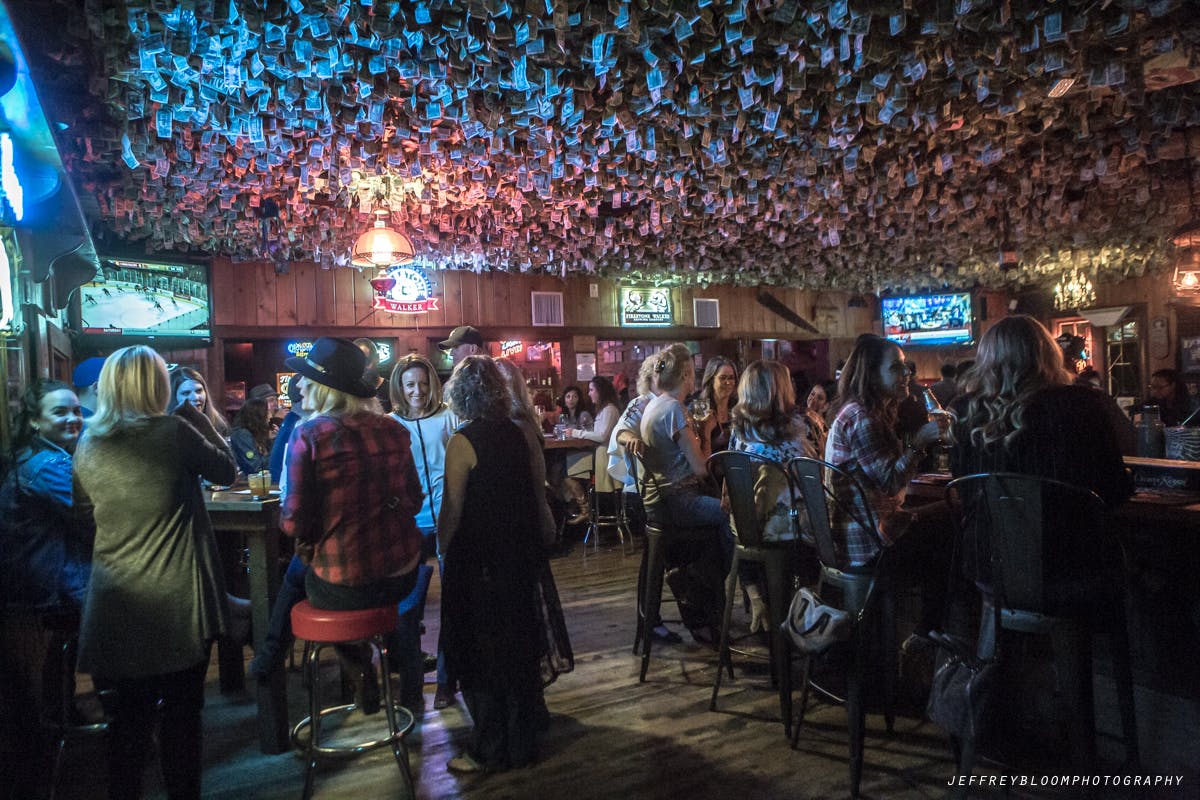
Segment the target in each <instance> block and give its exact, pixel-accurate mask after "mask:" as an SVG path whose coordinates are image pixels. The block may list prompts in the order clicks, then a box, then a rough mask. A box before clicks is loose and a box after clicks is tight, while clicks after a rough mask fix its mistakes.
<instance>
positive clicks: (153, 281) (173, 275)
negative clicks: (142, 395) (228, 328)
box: [79, 256, 212, 349]
mask: <svg viewBox="0 0 1200 800" xmlns="http://www.w3.org/2000/svg"><path fill="white" fill-rule="evenodd" d="M79 329H80V332H81V333H82V334H83V336H84V338H85V339H86V340H87V341H88V344H91V345H95V346H96V347H98V348H105V349H106V348H107V347H123V346H125V345H127V344H134V343H148V344H151V345H154V346H156V347H159V348H162V347H166V346H171V347H177V348H186V347H199V346H202V345H207V344H211V343H212V297H211V292H210V291H209V268H208V265H206V264H195V263H187V262H184V261H175V260H159V261H140V260H139V261H134V260H128V259H122V258H109V257H106V256H100V271H99V272H98V273H97V274H96V278H95V280H93V281H92V282H91V283H88V284H85V285H84V286H83V287H82V289H81V290H80V292H79Z"/></svg>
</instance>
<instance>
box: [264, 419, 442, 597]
mask: <svg viewBox="0 0 1200 800" xmlns="http://www.w3.org/2000/svg"><path fill="white" fill-rule="evenodd" d="M285 470H286V478H287V479H286V482H285V484H284V486H285V488H284V492H283V499H282V503H281V509H280V515H279V527H280V528H281V529H282V530H283V532H284V533H285V534H287V535H288V536H294V537H295V538H296V540H297V541H298V542H301V543H304V544H306V545H311V546H313V548H314V552H313V556H312V562H311V564H312V570H313V572H314V573H315V574H316V575H317V577H319V578H321V579H322V580H325V581H328V582H329V583H337V584H342V585H345V586H360V585H363V584H367V583H373V582H375V581H378V580H381V579H383V578H387V577H391V576H394V575H402V574H404V573H405V572H407V571H408V570H409V569H411V568H412V566H413V564H415V562H416V559H417V557H418V554H419V553H420V549H421V534H420V533H419V532H418V530H417V526H416V522H415V521H414V519H413V516H414V515H415V514H416V513H417V512H418V511H420V510H421V501H422V498H423V495H422V492H421V485H420V482H419V479H418V477H417V470H416V466H415V464H414V462H413V456H412V449H411V447H410V439H409V435H408V431H407V430H405V428H404V427H403V426H402V425H400V424H398V423H397V422H396V421H395V420H394V419H391V418H389V417H386V416H382V415H379V414H355V415H353V416H348V417H340V418H338V417H324V416H321V417H314V418H312V419H309V420H306V421H304V422H301V423H300V424H299V425H297V426H296V429H295V431H294V432H293V433H292V439H291V442H290V444H289V445H288V450H287V464H286V466H285Z"/></svg>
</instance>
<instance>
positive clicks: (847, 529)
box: [825, 333, 953, 632]
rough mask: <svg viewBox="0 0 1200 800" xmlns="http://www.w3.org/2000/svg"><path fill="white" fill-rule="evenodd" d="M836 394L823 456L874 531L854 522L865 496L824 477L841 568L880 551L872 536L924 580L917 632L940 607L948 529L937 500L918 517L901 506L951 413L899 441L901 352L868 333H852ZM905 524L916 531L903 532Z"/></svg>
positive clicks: (896, 563)
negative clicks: (837, 404) (846, 477)
mask: <svg viewBox="0 0 1200 800" xmlns="http://www.w3.org/2000/svg"><path fill="white" fill-rule="evenodd" d="M838 396H839V397H841V398H842V406H841V408H840V409H839V410H838V414H837V417H836V418H835V419H834V421H833V425H832V426H831V427H830V429H829V438H828V440H827V441H826V443H825V460H826V461H828V462H829V463H831V464H833V465H834V466H836V467H840V468H841V469H843V470H845V471H847V472H848V473H850V474H851V475H853V476H854V477H855V478H857V479H858V482H859V483H860V484H861V485H862V487H863V489H864V492H863V495H865V501H866V503H867V504H869V506H870V512H871V514H873V515H874V517H875V521H876V530H875V531H874V532H873V533H874V534H875V535H872V532H871V531H868V530H867V529H866V528H865V527H864V524H863V522H862V521H860V520H867V519H870V515H869V514H868V513H866V512H867V510H866V509H865V508H863V507H862V503H863V499H864V497H863V496H860V495H859V493H858V492H855V491H854V487H853V486H851V485H849V483H848V482H846V481H840V480H837V479H836V477H835V476H832V475H831V476H830V479H831V481H832V486H831V489H832V491H833V493H834V495H835V496H836V497H837V498H838V501H839V502H836V503H832V504H831V505H830V526H831V527H832V529H833V536H834V541H835V542H837V543H838V544H839V545H840V547H841V548H842V552H843V553H844V554H845V558H846V562H847V564H846V566H851V567H859V566H865V565H868V564H871V563H873V562H874V561H875V559H876V558H877V557H879V555H880V548H879V546H878V544H876V536H878V539H879V540H880V541H882V542H883V545H884V547H886V548H887V549H888V551H889V555H888V561H889V564H890V567H891V569H893V570H894V571H895V572H897V573H898V574H900V575H902V576H907V577H909V578H910V579H912V580H913V581H916V582H920V583H922V584H923V588H924V589H925V598H926V602H925V613H924V614H923V618H922V620H921V623H920V625H919V626H918V630H919V631H921V632H924V631H926V630H928V629H929V628H930V627H935V626H936V625H937V624H938V623H939V622H940V618H939V617H940V614H941V610H942V609H941V606H940V603H939V602H936V600H937V599H938V598H940V596H941V595H944V592H945V584H946V571H945V570H946V569H948V566H949V565H948V559H949V546H948V543H949V541H950V539H949V536H950V535H952V532H953V530H952V526H951V525H950V524H949V522H950V520H949V515H948V514H947V513H946V510H945V505H944V504H942V503H935V504H931V505H930V506H925V507H922V509H921V511H920V516H919V518H918V514H917V513H914V511H912V510H909V509H902V508H901V506H902V505H903V504H904V494H905V490H906V489H907V487H908V482H909V480H910V479H911V478H912V476H913V475H914V474H916V471H917V465H918V464H919V463H920V461H921V459H922V458H923V457H924V455H925V451H926V450H927V449H928V448H929V447H930V446H931V445H933V444H935V443H936V442H937V441H938V440H939V439H940V438H941V437H942V436H943V435H944V433H945V431H946V430H947V429H948V428H949V426H950V418H949V416H946V415H941V416H938V417H936V418H935V419H932V420H930V421H929V422H926V423H925V424H924V425H922V426H921V427H920V428H918V429H917V431H916V432H915V433H914V434H913V436H912V443H911V444H909V445H908V447H905V446H904V444H903V443H902V442H901V441H900V437H899V436H898V435H897V434H896V430H895V427H896V414H897V408H898V407H899V405H900V401H901V400H903V399H905V398H906V397H907V396H908V370H907V368H906V366H905V363H904V351H903V350H901V349H900V347H899V345H897V344H896V343H895V342H890V341H888V340H887V339H884V338H882V337H879V336H876V335H874V334H870V333H868V334H863V335H862V336H860V337H858V341H857V342H856V343H855V345H854V350H853V351H852V352H851V353H850V357H849V358H848V359H846V366H845V367H844V368H843V370H842V377H841V380H840V382H839V383H838ZM847 509H854V513H850V512H849V511H848V510H847ZM912 527H915V528H918V529H919V530H914V531H912V532H911V533H908V534H907V535H905V532H906V531H908V530H909V528H912ZM902 536H903V538H901V537H902ZM901 542H903V544H901ZM940 565H944V567H945V569H943V568H941V566H940ZM939 584H940V586H939ZM939 592H940V594H939ZM935 595H936V596H937V597H935Z"/></svg>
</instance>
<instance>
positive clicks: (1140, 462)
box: [1125, 456, 1200, 470]
mask: <svg viewBox="0 0 1200 800" xmlns="http://www.w3.org/2000/svg"><path fill="white" fill-rule="evenodd" d="M1125 464H1126V465H1127V466H1130V467H1166V468H1169V469H1196V470H1200V461H1180V460H1178V459H1174V458H1141V457H1139V456H1125Z"/></svg>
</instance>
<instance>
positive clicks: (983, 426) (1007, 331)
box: [961, 314, 1071, 446]
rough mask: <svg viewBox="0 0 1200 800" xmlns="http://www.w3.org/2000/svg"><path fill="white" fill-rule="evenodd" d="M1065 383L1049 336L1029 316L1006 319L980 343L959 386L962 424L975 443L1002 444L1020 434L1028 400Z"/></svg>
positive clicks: (1067, 376)
mask: <svg viewBox="0 0 1200 800" xmlns="http://www.w3.org/2000/svg"><path fill="white" fill-rule="evenodd" d="M1070 382H1071V376H1070V374H1069V373H1068V372H1067V371H1066V368H1065V367H1064V366H1063V355H1062V350H1061V349H1060V348H1059V346H1058V344H1057V343H1056V342H1055V341H1054V339H1053V338H1052V337H1051V336H1050V332H1049V331H1048V330H1046V329H1045V328H1044V327H1043V326H1042V324H1041V323H1040V322H1038V321H1037V320H1036V319H1034V318H1033V317H1030V316H1026V315H1024V314H1018V315H1016V316H1012V317H1005V318H1004V319H1002V320H1000V321H999V322H997V323H996V324H995V325H993V326H992V327H991V328H989V329H988V331H987V333H985V334H984V335H983V338H982V339H980V340H979V354H978V356H977V357H976V360H975V366H974V367H973V368H972V369H971V371H970V372H969V373H967V379H966V382H965V386H964V393H965V395H966V397H967V400H966V411H965V412H964V413H963V417H962V423H961V424H962V425H964V426H965V427H966V429H967V430H968V431H970V436H971V441H972V442H974V443H975V444H976V445H980V446H982V445H989V444H994V443H996V442H1003V443H1004V444H1005V445H1007V444H1009V443H1010V442H1012V441H1013V439H1014V438H1015V437H1016V436H1017V434H1019V433H1020V432H1021V428H1022V426H1023V425H1024V415H1025V407H1026V405H1027V404H1028V401H1029V397H1030V396H1031V395H1032V394H1033V393H1034V392H1036V391H1038V390H1040V389H1044V388H1046V387H1048V386H1064V385H1066V384H1069V383H1070Z"/></svg>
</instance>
